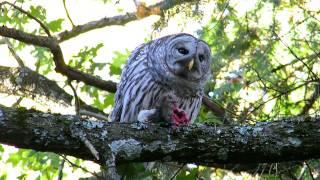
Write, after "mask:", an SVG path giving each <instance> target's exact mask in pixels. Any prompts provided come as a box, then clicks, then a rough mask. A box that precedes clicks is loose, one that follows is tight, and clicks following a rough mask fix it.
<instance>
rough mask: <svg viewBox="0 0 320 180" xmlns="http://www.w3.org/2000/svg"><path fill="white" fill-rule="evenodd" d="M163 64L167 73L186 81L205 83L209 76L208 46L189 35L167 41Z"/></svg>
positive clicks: (209, 59) (177, 36)
mask: <svg viewBox="0 0 320 180" xmlns="http://www.w3.org/2000/svg"><path fill="white" fill-rule="evenodd" d="M166 45H167V46H166V47H167V49H166V53H167V54H166V57H165V63H166V66H167V68H168V70H169V72H170V73H171V74H172V75H174V76H175V77H177V78H181V79H184V80H187V81H193V82H197V81H203V80H204V81H205V80H206V79H207V77H208V76H209V74H210V73H209V71H210V64H211V52H210V48H209V46H208V45H207V44H206V43H205V42H204V41H201V40H199V39H197V38H195V37H193V36H191V35H189V34H179V35H175V36H173V37H172V38H169V39H167V44H166Z"/></svg>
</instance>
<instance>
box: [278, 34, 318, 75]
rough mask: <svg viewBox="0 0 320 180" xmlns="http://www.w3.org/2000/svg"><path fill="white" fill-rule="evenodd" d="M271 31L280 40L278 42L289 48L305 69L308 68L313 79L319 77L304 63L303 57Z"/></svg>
mask: <svg viewBox="0 0 320 180" xmlns="http://www.w3.org/2000/svg"><path fill="white" fill-rule="evenodd" d="M273 33H274V34H275V35H276V36H277V38H278V39H279V40H280V42H281V43H282V44H283V45H284V46H285V47H286V48H287V49H288V50H289V52H290V53H291V54H292V55H293V56H294V57H295V58H296V59H298V60H299V61H300V62H301V63H302V64H303V65H304V66H305V67H306V68H307V69H308V71H309V72H310V73H311V74H312V75H313V78H315V79H317V80H318V79H319V78H318V76H317V75H316V74H315V73H314V72H313V71H312V68H310V67H309V66H308V64H307V63H305V62H304V61H303V59H301V58H300V57H299V56H298V55H297V54H296V53H295V52H294V51H293V49H291V47H290V46H289V45H288V44H287V43H286V42H284V41H283V40H282V39H281V38H280V36H279V35H278V34H277V33H276V32H275V31H273Z"/></svg>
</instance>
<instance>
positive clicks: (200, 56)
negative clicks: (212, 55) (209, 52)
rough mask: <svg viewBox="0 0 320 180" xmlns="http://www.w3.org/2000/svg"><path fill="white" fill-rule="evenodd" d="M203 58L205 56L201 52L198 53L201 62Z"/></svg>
mask: <svg viewBox="0 0 320 180" xmlns="http://www.w3.org/2000/svg"><path fill="white" fill-rule="evenodd" d="M204 59H205V58H204V55H203V54H200V55H199V61H200V62H202V61H204Z"/></svg>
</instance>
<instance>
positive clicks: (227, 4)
mask: <svg viewBox="0 0 320 180" xmlns="http://www.w3.org/2000/svg"><path fill="white" fill-rule="evenodd" d="M229 3H230V0H228V1H227V2H226V4H225V6H224V7H223V10H222V12H221V14H220V16H219V19H218V21H217V23H215V24H214V26H213V27H211V28H210V29H209V30H212V29H214V28H215V27H216V26H217V24H218V23H219V22H220V21H221V20H222V17H223V14H224V12H225V11H226V10H227V8H228V6H229Z"/></svg>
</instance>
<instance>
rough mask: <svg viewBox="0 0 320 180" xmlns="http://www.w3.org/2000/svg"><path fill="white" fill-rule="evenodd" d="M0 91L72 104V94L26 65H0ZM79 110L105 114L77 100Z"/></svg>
mask: <svg viewBox="0 0 320 180" xmlns="http://www.w3.org/2000/svg"><path fill="white" fill-rule="evenodd" d="M0 93H5V94H13V95H16V96H21V97H27V98H30V99H34V100H35V101H37V102H41V103H47V102H53V103H57V104H59V105H60V106H72V99H73V96H71V95H70V94H68V93H67V92H65V91H64V90H63V89H62V88H60V87H59V86H58V85H57V83H56V82H55V81H51V80H49V79H48V78H46V77H45V76H42V75H40V74H38V73H37V72H35V71H32V70H31V69H29V68H27V67H23V68H21V67H19V68H13V67H3V66H0ZM79 103H80V107H81V110H86V111H88V112H93V113H98V114H100V115H104V116H107V115H106V114H105V113H104V112H103V111H101V110H99V109H97V108H94V107H92V106H89V105H87V104H86V103H85V102H83V101H82V100H80V101H79Z"/></svg>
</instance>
